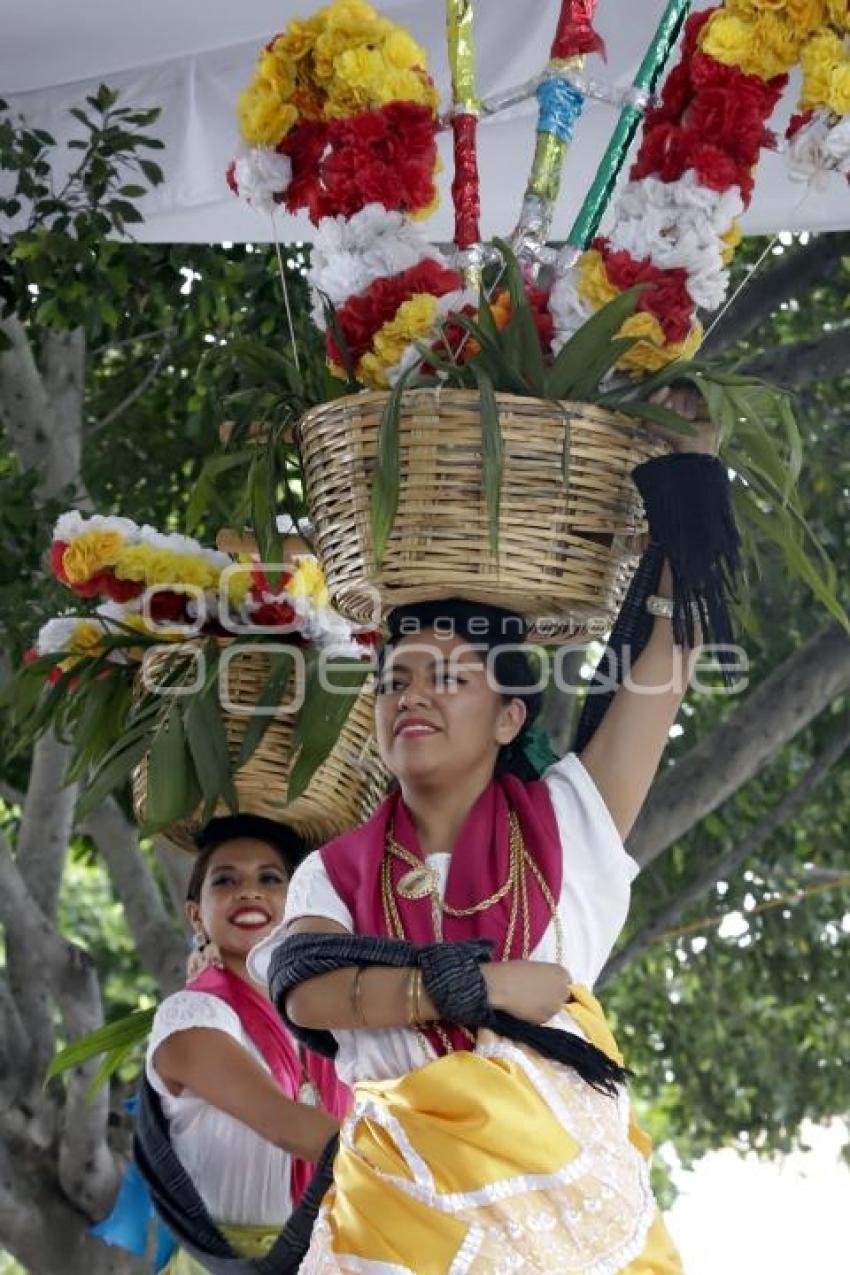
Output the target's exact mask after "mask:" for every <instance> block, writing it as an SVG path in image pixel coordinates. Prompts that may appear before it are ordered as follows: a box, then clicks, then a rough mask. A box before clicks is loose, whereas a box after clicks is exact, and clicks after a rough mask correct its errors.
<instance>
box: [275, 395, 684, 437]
mask: <svg viewBox="0 0 850 1275" xmlns="http://www.w3.org/2000/svg"><path fill="white" fill-rule="evenodd" d="M391 392H392V391H390V390H364V391H362V392H361V393H359V394H342V395H340V397H339V398H333V399H329V400H328V401H327V402H326V403H317V404H316V405H315V407H311V408H308V410H307V411H306V412H305V413H304V415H303V416H302V417H301V419H300V421H299V426H300V425H301V424H303V423H304V422H305V421H309V420H310V419H311V417H313V416H317V415H319V414H320V413H324V412H327V411H332V410H333V409H335V408H339V407H343V408H348V407H354V406H355V405H357V406H359V405H363V406H367V407H368V406H372V405H377V404H379V403H386V401H387V400H388V399H389V397H390V394H391ZM422 396H429V397H431V398H433V399H435V400H436V401H437V402H439V401H440V400H442V399H445V400H448V401H449V402H454V403H475V402H479V401H480V399H481V395H480V393H479V392H478V390H463V389H457V388H455V387H454V386H449V387H443V386H440V385H422V386H419V387H416V388H412V389H407V390H403V391H402V395H401V398H402V402H404V401H405V400H409V399H412V398H415V397H422ZM496 401H497V403H505V402H507V403H517V404H521V405H522V406H524V407H529V408H534V409H537V410H540V409H541V408H545V409H547V410H548V411H549V412H552V411H554V410H557V409H559V408H567V409H568V410H569V411H570V412H572V413H573V414H576V413H585V414H588V415H590V416H601V417H606V418H607V419H608V420H609V421H612V422H616V423H617V424H618V425H619V424H624V425H625V424H627V425H628V427H629V429H630V430H637V431H638V432H644V433H647V434H649V435H651V436H652V437H657V438H664V435H663V433H662V431H661V430H659V429H658V428H656V427H654V426H653V424H652V422H651V421H643V420H637V419H636V418H635V417H633V416H628V415H627V414H626V413H625V412H618V411H617V409H616V408H615V407H609V406H608V405H607V404H605V403H588V402H584V401H582V400H579V399H569V398H558V399H553V398H536V397H534V396H533V395H527V394H511V393H509V392H508V391H506V390H497V391H496Z"/></svg>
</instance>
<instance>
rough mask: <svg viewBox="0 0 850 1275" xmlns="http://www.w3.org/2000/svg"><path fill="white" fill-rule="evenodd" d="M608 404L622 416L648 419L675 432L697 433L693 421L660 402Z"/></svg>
mask: <svg viewBox="0 0 850 1275" xmlns="http://www.w3.org/2000/svg"><path fill="white" fill-rule="evenodd" d="M610 406H611V407H612V408H613V409H614V410H615V411H617V412H622V414H623V415H624V416H633V417H635V418H636V419H637V420H640V421H649V422H650V424H652V425H661V426H662V427H663V428H664V429H667V430H671V431H673V432H674V433H676V434H684V435H687V436H689V437H690V436H692V435H694V434H696V433H697V427H696V425H695V424H694V423H693V421H689V420H688V419H687V417H685V416H680V415H679V413H678V412H673V411H671V410H670V408H669V407H664V405H663V404H662V403H645V402H643V401H642V400H638V401H636V402H634V401H632V402H627V403H611V404H610Z"/></svg>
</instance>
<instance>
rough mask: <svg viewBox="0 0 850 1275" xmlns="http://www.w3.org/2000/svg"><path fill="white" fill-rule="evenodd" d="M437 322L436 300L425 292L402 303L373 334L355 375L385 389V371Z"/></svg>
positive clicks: (431, 330)
mask: <svg viewBox="0 0 850 1275" xmlns="http://www.w3.org/2000/svg"><path fill="white" fill-rule="evenodd" d="M436 322H437V298H436V297H433V296H431V294H430V293H429V292H420V293H418V294H417V295H416V296H415V297H409V298H408V299H407V301H402V303H401V305H400V306H399V308H398V310H396V313H395V315H394V317H393V318H392V319H390V320H389V321H388V322H387V323H385V324H384V326H383V327H382V328H379V330H378V331H377V332H376V334H375V337H374V340H373V342H372V350H371V351H370V352H369V353H368V354H364V355H363V357H362V359H361V360H360V362H359V363H358V365H357V375H358V377H359V378H360V379H361V380H362V381H364V382H365V383H366V384H367V385H371V386H373V387H374V388H377V389H386V387H387V385H388V384H389V381H388V379H387V369H388V368H391V367H395V365H396V364H397V363H399V362H400V361H401V358H402V355H403V354H404V352H405V350H406V349H407V348H408V346H409V345H411V344H412V343H413V342H414V341H422V340H424V339H425V338H426V337H427V336H429V335H430V334H431V333H432V332H433V331H434V328H435V326H436Z"/></svg>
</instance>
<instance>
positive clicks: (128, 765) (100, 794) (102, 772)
mask: <svg viewBox="0 0 850 1275" xmlns="http://www.w3.org/2000/svg"><path fill="white" fill-rule="evenodd" d="M152 734H153V732H152V731H150V730H146V731H145V732H144V734H142V735H141V736H140V737H138V738H134V739H133V741H132V743H130V744H125V741H124V739H123V738H122V740H121V741H120V743H121V744H122V745H124V746H123V747H122V748H121V749H120V750H110V752H109V753H108V754H107V756H106V757H105V758H104V759H103V762H102V763H101V764H100V766H98V768H97V770H96V771H95V773H94V775H93V777H92V779H91V781H90V783H89V784H88V786H87V787H86V790H85V792H84V793H83V794H82V796H81V797H80V800H79V801H78V803H77V817H78V818H79V819H85V818H86V816H88V815H90V814H91V813H92V812H93V811H95V810H97V808H98V806H101V805H103V803H104V801H105V800H106V798H107V797H108V796H109V795H110V794H111V793H113V792H115V791H116V790H118V789H120V788H123V787H124V785H125V784H126V783H127V782H128V780H129V778H130V775H131V774H132V772H133V771H134V770H135V768H136V766H138V764H139V762H140V761H141V760H142V758H143V757H144V755H145V753H146V752H147V751H148V748H149V746H150V741H151V737H152Z"/></svg>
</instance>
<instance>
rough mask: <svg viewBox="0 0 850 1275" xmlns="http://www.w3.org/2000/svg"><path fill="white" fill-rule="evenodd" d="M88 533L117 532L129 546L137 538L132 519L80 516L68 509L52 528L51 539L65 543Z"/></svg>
mask: <svg viewBox="0 0 850 1275" xmlns="http://www.w3.org/2000/svg"><path fill="white" fill-rule="evenodd" d="M88 531H117V532H119V533H120V534H121V535H122V536H124V538H125V540H127V542H128V543H129V544H134V543H135V542H136V541H137V540H138V537H139V527H138V524H137V523H135V522H133V520H132V518H118V517H115V516H112V515H106V514H91V515H87V514H81V513H80V511H79V510H78V509H70V510H69V511H68V512H67V513H64V514H62V515H61V516H60V517H59V518H58V519H57V521H56V526H55V527H54V528H53V539H54V540H61V541H62V542H63V543H66V542H67V541H69V540H74V539H75V538H76V537H77V536H83V535H85V534H86V532H88Z"/></svg>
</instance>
